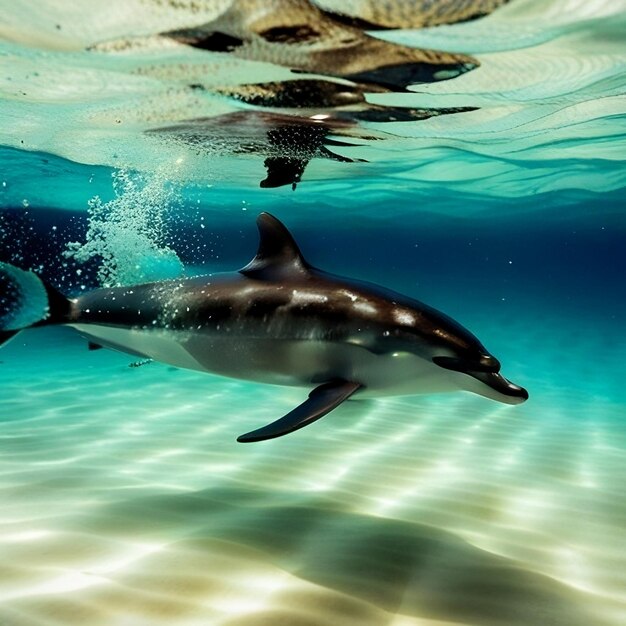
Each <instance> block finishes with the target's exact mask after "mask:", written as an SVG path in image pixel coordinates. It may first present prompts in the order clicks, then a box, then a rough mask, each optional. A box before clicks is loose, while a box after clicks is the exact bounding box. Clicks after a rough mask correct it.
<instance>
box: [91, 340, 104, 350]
mask: <svg viewBox="0 0 626 626" xmlns="http://www.w3.org/2000/svg"><path fill="white" fill-rule="evenodd" d="M87 347H88V349H89V351H90V352H92V351H93V350H102V348H104V346H102V345H100V344H99V343H96V342H95V341H90V342H89V343H88V344H87Z"/></svg>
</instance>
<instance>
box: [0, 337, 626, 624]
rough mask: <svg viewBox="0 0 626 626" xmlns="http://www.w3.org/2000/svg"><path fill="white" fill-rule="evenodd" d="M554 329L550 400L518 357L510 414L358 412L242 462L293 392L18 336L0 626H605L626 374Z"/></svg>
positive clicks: (547, 341) (612, 616) (4, 472)
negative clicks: (518, 394) (517, 399)
mask: <svg viewBox="0 0 626 626" xmlns="http://www.w3.org/2000/svg"><path fill="white" fill-rule="evenodd" d="M538 332H539V331H538ZM560 332H561V334H558V333H555V332H553V333H552V334H551V335H550V336H549V337H548V336H545V337H543V348H544V350H543V352H542V353H541V359H542V363H543V369H544V371H550V372H554V380H550V379H545V378H543V379H541V377H540V376H539V374H538V371H539V370H540V369H541V363H539V362H538V361H537V360H536V359H537V358H538V357H537V356H535V357H534V359H535V360H534V361H531V362H529V361H526V362H524V345H516V346H515V347H514V349H515V350H517V351H518V352H516V353H515V354H514V356H517V357H518V362H517V363H515V360H514V359H513V362H512V367H513V369H517V372H518V373H519V372H521V377H520V376H517V379H516V382H520V383H522V384H524V385H525V386H528V388H529V390H530V392H531V400H530V401H529V402H528V403H526V404H525V405H523V406H520V407H506V406H502V405H498V404H495V403H492V402H490V401H487V400H485V399H482V398H479V397H474V396H470V395H469V394H464V393H458V394H453V395H446V396H421V397H402V398H391V399H389V398H388V399H382V400H377V401H365V400H362V401H358V400H355V401H351V402H349V403H347V404H346V405H344V406H343V407H342V408H340V409H339V410H337V411H336V412H334V413H333V414H331V415H330V416H328V417H326V418H325V419H323V420H321V421H320V422H318V423H317V424H315V425H312V426H311V427H309V428H306V429H303V430H301V431H298V432H296V433H294V434H292V435H290V436H289V437H286V438H282V439H277V440H273V441H269V442H264V443H261V444H254V445H241V444H238V443H236V441H235V438H236V436H237V435H239V434H241V433H242V432H246V431H247V430H250V429H252V428H254V427H257V426H260V425H262V424H264V423H266V422H268V421H271V420H272V419H274V418H276V417H277V416H279V414H282V413H285V412H287V411H288V410H290V409H291V408H292V407H293V406H295V405H296V404H298V403H299V402H300V401H301V400H302V398H303V396H304V393H305V391H304V390H302V389H292V388H281V387H272V386H264V385H255V384H249V383H244V382H240V381H233V380H227V379H222V378H217V377H212V376H208V375H203V374H199V373H194V372H187V371H182V370H175V369H173V368H170V367H168V366H164V365H161V364H156V363H152V364H148V365H145V366H142V367H137V368H129V367H128V364H129V362H130V361H132V357H127V356H125V355H122V354H117V353H114V352H110V351H106V350H100V351H97V352H88V351H87V350H86V348H85V345H84V342H83V341H82V340H80V339H77V338H76V339H75V338H74V336H73V335H72V334H71V333H70V332H69V331H67V332H66V331H57V330H55V331H50V330H47V329H46V330H38V331H29V332H28V333H24V334H22V335H21V336H20V337H18V338H17V339H15V340H14V341H13V342H11V343H10V344H9V345H7V346H6V347H5V348H3V350H2V352H1V354H0V360H1V363H0V380H1V381H2V384H1V386H0V403H1V406H2V414H1V417H0V441H1V445H2V452H1V454H0V497H1V501H2V508H1V513H0V524H1V532H0V555H1V558H0V623H1V624H2V625H3V626H48V625H51V626H52V625H55V626H57V625H58V626H70V625H74V624H81V625H84V624H89V625H90V626H100V625H103V626H105V625H106V626H143V625H146V626H148V625H158V624H168V625H176V626H196V625H198V626H199V625H202V626H206V625H215V626H239V625H241V626H243V625H245V626H262V625H263V626H270V625H271V626H275V625H284V626H325V625H328V624H334V625H338V626H351V625H355V626H356V625H359V626H370V625H371V626H381V625H384V626H417V625H420V626H422V625H424V626H426V625H429V626H431V625H432V626H434V625H437V626H443V625H451V624H467V625H472V626H529V625H542V626H543V625H559V626H560V625H563V626H577V625H580V626H592V625H593V626H595V625H598V626H600V625H615V626H618V624H622V623H623V618H624V614H625V612H626V594H625V593H624V589H626V573H625V572H626V542H625V541H624V528H625V526H624V524H625V522H624V519H625V515H626V504H625V503H626V499H625V498H624V495H625V494H624V491H625V483H624V480H623V479H624V476H626V454H625V450H626V441H625V439H626V438H625V436H624V420H623V416H624V415H625V414H626V411H625V404H624V402H623V394H620V393H618V392H617V391H616V390H618V389H619V381H620V380H623V374H624V362H625V361H626V359H624V358H623V357H624V351H623V350H622V349H621V348H620V347H619V346H614V345H613V346H612V348H613V352H612V353H608V352H607V351H606V350H605V352H604V354H605V361H604V364H605V365H607V362H606V361H607V359H608V360H609V363H608V366H609V368H608V371H609V375H607V372H606V371H604V372H602V371H599V370H598V368H597V367H596V366H594V365H593V364H589V363H587V360H588V359H587V355H588V354H589V351H590V350H593V349H594V347H596V348H597V347H598V346H599V345H600V344H602V343H603V342H604V344H605V347H606V340H605V338H603V337H602V336H601V331H599V330H598V331H597V332H598V334H597V335H593V336H592V337H591V338H588V339H587V343H586V344H585V343H584V342H581V341H578V342H576V343H575V344H574V346H575V347H574V348H571V342H570V341H569V340H570V337H568V335H567V330H566V329H564V328H562V329H561V331H560ZM536 340H537V337H536V336H535V337H528V338H527V341H528V342H529V343H530V342H536ZM503 341H504V340H503ZM509 341H510V339H509ZM563 345H568V346H570V348H571V349H570V351H569V353H568V354H569V356H568V360H567V362H566V363H560V365H559V368H558V369H557V367H556V364H557V363H559V358H560V348H561V347H562V346H563ZM620 350H621V353H620ZM611 358H613V359H614V362H611ZM509 361H511V359H509ZM620 365H621V370H620V369H619V368H620ZM611 367H613V369H612V370H611V369H610V368H611ZM505 369H506V368H505ZM616 370H617V371H616ZM505 373H506V372H505ZM557 376H558V379H559V380H558V381H557ZM581 381H583V382H584V384H581Z"/></svg>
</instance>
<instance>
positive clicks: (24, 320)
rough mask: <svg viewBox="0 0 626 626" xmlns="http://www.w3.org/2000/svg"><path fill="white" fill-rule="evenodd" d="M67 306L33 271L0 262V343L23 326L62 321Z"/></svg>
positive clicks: (69, 304)
mask: <svg viewBox="0 0 626 626" xmlns="http://www.w3.org/2000/svg"><path fill="white" fill-rule="evenodd" d="M70 310H71V303H70V301H69V300H68V299H67V298H66V297H65V296H64V295H62V294H61V293H59V292H58V291H57V290H56V289H55V288H54V287H51V286H50V285H48V284H47V283H45V282H44V281H43V280H41V278H39V276H37V274H35V273H34V272H28V271H25V270H21V269H19V268H18V267H15V266H14V265H9V264H8V263H0V345H2V344H3V343H6V342H7V341H8V340H9V339H11V338H12V337H14V336H15V335H16V334H17V333H18V332H19V331H20V330H23V329H25V328H30V327H31V326H42V325H44V324H62V323H63V322H65V321H67V320H68V318H69V314H70Z"/></svg>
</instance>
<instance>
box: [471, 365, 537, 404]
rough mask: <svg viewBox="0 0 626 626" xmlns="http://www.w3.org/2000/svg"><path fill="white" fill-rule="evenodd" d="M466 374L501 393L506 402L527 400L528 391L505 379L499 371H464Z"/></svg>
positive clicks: (514, 402)
mask: <svg viewBox="0 0 626 626" xmlns="http://www.w3.org/2000/svg"><path fill="white" fill-rule="evenodd" d="M465 373H466V374H467V375H468V376H471V377H472V378H475V379H476V380H479V381H480V382H481V383H484V384H485V385H487V386H488V387H490V388H491V389H493V390H494V391H495V392H497V393H499V394H502V395H503V396H505V397H506V398H507V399H506V400H503V401H504V402H507V404H521V403H522V402H526V400H528V391H526V389H524V387H520V386H519V385H516V384H515V383H512V382H511V381H510V380H507V379H506V378H505V377H504V376H502V374H500V373H499V372H465Z"/></svg>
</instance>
